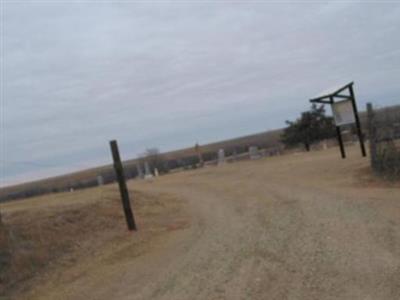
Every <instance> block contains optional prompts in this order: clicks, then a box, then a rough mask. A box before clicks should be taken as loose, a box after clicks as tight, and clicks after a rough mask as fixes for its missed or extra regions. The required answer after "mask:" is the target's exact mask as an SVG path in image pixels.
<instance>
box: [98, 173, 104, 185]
mask: <svg viewBox="0 0 400 300" xmlns="http://www.w3.org/2000/svg"><path fill="white" fill-rule="evenodd" d="M103 184H104V179H103V176H101V175H98V176H97V185H99V186H100V185H103Z"/></svg>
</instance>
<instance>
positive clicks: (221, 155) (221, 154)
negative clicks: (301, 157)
mask: <svg viewBox="0 0 400 300" xmlns="http://www.w3.org/2000/svg"><path fill="white" fill-rule="evenodd" d="M262 156H263V155H262V154H260V151H259V150H258V148H257V146H251V147H249V157H250V159H259V158H261V157H262ZM225 161H226V159H225V150H224V149H219V150H218V164H219V165H220V164H223V163H225ZM136 170H137V174H138V177H139V178H141V179H150V178H153V176H155V177H157V176H158V175H159V173H158V170H157V168H155V169H154V175H153V174H152V173H151V171H150V165H149V163H148V162H147V161H145V162H144V171H143V168H142V166H141V165H140V164H136ZM97 184H98V185H103V184H104V178H103V176H101V175H98V176H97Z"/></svg>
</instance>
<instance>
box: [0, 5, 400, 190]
mask: <svg viewBox="0 0 400 300" xmlns="http://www.w3.org/2000/svg"><path fill="white" fill-rule="evenodd" d="M278 3H279V2H275V3H272V2H267V1H265V2H262V1H257V2H252V3H249V2H247V1H246V2H238V1H236V2H234V3H232V2H231V3H229V2H226V1H224V2H222V1H220V2H218V3H216V2H204V1H198V2H194V1H179V2H166V1H158V2H147V1H146V2H133V1H118V2H117V1H115V2H113V3H112V2H111V1H101V2H100V1H76V2H73V1H62V2H59V3H54V2H52V1H4V0H2V7H1V20H2V21H1V22H2V24H1V38H2V43H1V44H2V45H1V47H2V49H1V50H2V52H1V59H2V64H1V84H2V87H1V88H2V89H1V126H2V127H1V184H2V185H6V184H10V183H15V182H21V181H24V180H32V179H38V178H40V177H43V176H50V175H55V174H60V173H64V172H68V171H72V170H77V169H82V168H86V167H89V166H95V165H97V164H104V163H109V162H110V161H111V156H110V153H109V145H108V141H109V140H110V139H117V140H118V142H119V144H120V148H121V149H120V150H121V155H122V157H123V158H125V159H127V158H133V157H135V156H136V155H137V154H139V153H141V152H143V150H144V149H145V148H146V147H153V146H154V147H158V148H159V149H160V150H162V151H166V150H171V149H176V148H180V147H185V146H192V145H194V143H195V142H199V143H200V144H202V143H208V142H212V141H217V140H220V139H225V138H231V137H237V136H241V135H246V134H251V133H255V132H260V131H264V130H268V129H274V128H280V127H283V126H284V121H285V120H286V119H293V118H295V117H296V116H297V115H298V114H299V113H300V112H301V111H304V110H306V109H307V108H308V106H309V104H308V99H309V98H310V97H312V96H314V95H316V94H318V93H319V92H320V91H321V90H324V89H326V88H328V87H330V86H332V85H333V86H334V85H336V84H338V83H342V82H347V81H351V80H354V81H355V91H356V96H358V103H359V106H360V109H364V107H365V103H366V102H367V101H372V102H373V103H374V104H376V105H379V106H385V105H392V104H400V84H399V82H400V32H399V31H400V4H399V3H396V2H386V3H383V2H382V1H376V3H371V2H370V3H364V4H360V3H355V2H350V1H341V2H337V1H336V2H310V1H308V2H304V1H303V2H302V3H300V4H293V3H291V4H290V3H287V4H278Z"/></svg>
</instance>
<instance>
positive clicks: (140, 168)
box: [136, 163, 144, 179]
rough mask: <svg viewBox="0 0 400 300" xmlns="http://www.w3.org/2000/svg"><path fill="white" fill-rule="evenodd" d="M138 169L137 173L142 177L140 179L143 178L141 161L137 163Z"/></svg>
mask: <svg viewBox="0 0 400 300" xmlns="http://www.w3.org/2000/svg"><path fill="white" fill-rule="evenodd" d="M136 171H137V174H138V177H139V178H140V179H143V177H144V176H143V170H142V166H141V165H140V163H137V164H136Z"/></svg>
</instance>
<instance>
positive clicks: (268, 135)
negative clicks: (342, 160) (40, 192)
mask: <svg viewBox="0 0 400 300" xmlns="http://www.w3.org/2000/svg"><path fill="white" fill-rule="evenodd" d="M281 132H282V130H281V129H279V130H273V131H267V132H262V133H258V134H253V135H248V136H244V137H239V138H235V139H230V140H226V141H221V142H216V143H211V144H206V145H200V146H201V151H202V153H211V152H212V153H216V152H217V151H218V150H219V149H221V148H222V149H229V148H234V147H248V146H252V145H259V146H261V147H276V146H279V144H280V142H279V138H280V135H281ZM162 155H163V158H164V159H165V160H170V159H179V158H184V157H190V156H195V155H196V152H195V150H194V145H193V147H189V148H184V149H180V150H175V151H170V152H166V153H163V154H162ZM122 156H123V153H122ZM110 160H111V155H110ZM136 162H137V159H129V160H125V161H124V166H125V168H127V169H129V168H131V169H133V168H134V165H135V164H136ZM110 172H111V173H113V172H114V171H113V167H112V165H111V164H109V165H105V166H99V167H97V168H92V169H87V170H82V171H79V172H75V173H70V174H65V175H61V176H56V177H51V178H46V179H42V180H38V181H33V182H28V183H23V184H18V185H13V186H9V187H5V188H1V189H0V202H1V199H2V198H4V197H5V196H7V195H9V194H11V193H16V192H19V191H23V190H29V189H32V188H43V189H51V188H60V189H61V188H65V187H66V186H68V185H69V184H71V183H74V182H79V181H85V180H94V179H95V178H96V176H97V175H98V174H102V173H110Z"/></svg>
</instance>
